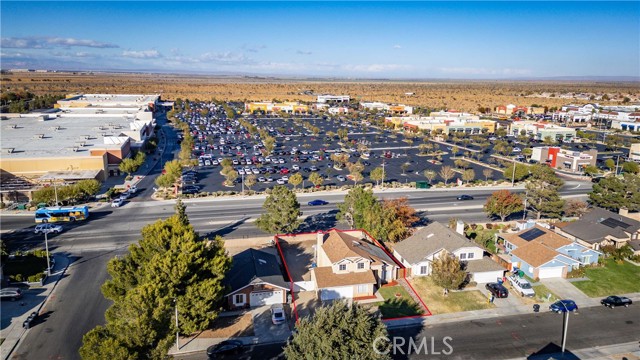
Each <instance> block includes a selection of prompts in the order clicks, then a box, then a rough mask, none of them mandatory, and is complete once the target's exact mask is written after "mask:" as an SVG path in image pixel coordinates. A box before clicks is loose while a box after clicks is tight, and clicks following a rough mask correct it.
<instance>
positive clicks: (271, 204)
mask: <svg viewBox="0 0 640 360" xmlns="http://www.w3.org/2000/svg"><path fill="white" fill-rule="evenodd" d="M262 208H263V209H264V210H265V212H264V213H263V214H262V215H260V217H259V218H258V219H257V220H256V226H257V227H258V228H259V229H260V230H262V231H265V232H268V233H271V234H280V233H292V232H293V231H294V230H296V229H297V228H298V226H300V223H301V221H300V219H298V218H299V217H300V216H301V215H302V211H300V203H299V202H298V198H297V197H296V194H295V193H294V192H293V191H291V190H289V189H288V188H286V187H284V186H275V187H274V188H273V190H272V191H271V195H269V196H268V197H267V199H266V200H265V201H264V204H263V205H262Z"/></svg>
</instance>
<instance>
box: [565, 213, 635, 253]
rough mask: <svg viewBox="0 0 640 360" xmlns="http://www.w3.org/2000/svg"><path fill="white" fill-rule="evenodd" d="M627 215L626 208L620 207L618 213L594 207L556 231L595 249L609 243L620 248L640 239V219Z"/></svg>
mask: <svg viewBox="0 0 640 360" xmlns="http://www.w3.org/2000/svg"><path fill="white" fill-rule="evenodd" d="M625 215H627V211H626V210H625V209H620V213H618V214H616V213H614V212H611V211H609V210H605V209H602V208H594V209H593V210H591V211H589V212H588V213H586V214H584V215H582V217H581V218H580V219H579V220H577V221H574V222H572V223H569V224H567V225H564V226H563V227H561V228H560V227H558V228H556V232H557V233H558V234H560V235H562V236H565V237H567V238H569V239H571V240H575V241H577V242H578V243H580V244H582V245H584V246H588V247H590V248H592V249H594V250H599V249H600V248H601V247H602V246H607V245H613V246H615V247H616V248H620V247H623V246H624V245H626V244H627V243H628V242H629V241H632V240H638V239H640V221H636V220H633V219H631V218H628V217H626V216H625Z"/></svg>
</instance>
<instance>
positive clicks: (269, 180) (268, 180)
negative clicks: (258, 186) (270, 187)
mask: <svg viewBox="0 0 640 360" xmlns="http://www.w3.org/2000/svg"><path fill="white" fill-rule="evenodd" d="M265 181H266V182H273V178H272V177H271V176H268V177H267V178H266V179H265Z"/></svg>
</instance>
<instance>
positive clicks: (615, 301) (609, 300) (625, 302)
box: [600, 295, 633, 309]
mask: <svg viewBox="0 0 640 360" xmlns="http://www.w3.org/2000/svg"><path fill="white" fill-rule="evenodd" d="M600 304H602V305H604V306H606V307H609V308H611V309H613V308H615V307H618V306H624V307H629V305H631V304H633V301H631V299H629V298H628V297H625V296H615V295H611V296H607V297H606V298H604V299H602V300H600Z"/></svg>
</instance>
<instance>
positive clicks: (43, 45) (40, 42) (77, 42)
mask: <svg viewBox="0 0 640 360" xmlns="http://www.w3.org/2000/svg"><path fill="white" fill-rule="evenodd" d="M0 44H1V46H2V47H3V48H13V49H50V48H55V47H62V48H69V47H91V48H100V49H106V48H117V47H119V46H118V45H115V44H111V43H105V42H100V41H96V40H86V39H75V38H62V37H48V36H27V37H6V38H2V39H1V40H0Z"/></svg>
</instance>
